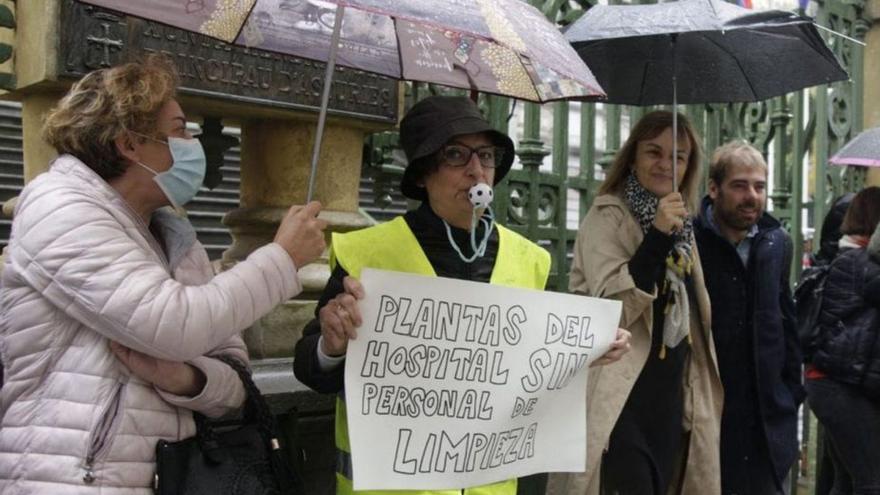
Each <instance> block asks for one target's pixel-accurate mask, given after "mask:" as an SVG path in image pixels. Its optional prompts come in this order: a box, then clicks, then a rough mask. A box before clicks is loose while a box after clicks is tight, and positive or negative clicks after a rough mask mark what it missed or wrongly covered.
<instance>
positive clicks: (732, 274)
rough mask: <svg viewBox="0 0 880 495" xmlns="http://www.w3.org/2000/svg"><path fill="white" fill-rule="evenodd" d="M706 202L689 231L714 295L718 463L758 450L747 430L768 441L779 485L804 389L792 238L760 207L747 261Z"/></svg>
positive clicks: (790, 459)
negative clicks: (720, 407)
mask: <svg viewBox="0 0 880 495" xmlns="http://www.w3.org/2000/svg"><path fill="white" fill-rule="evenodd" d="M710 204H711V199H710V198H709V197H706V198H705V199H704V200H703V203H702V208H701V212H700V216H699V217H698V218H697V219H696V221H695V223H694V235H695V237H696V240H697V246H698V248H699V250H700V259H701V260H702V266H703V273H704V274H705V279H706V288H707V289H708V291H709V297H710V299H711V301H712V335H713V336H714V340H715V352H716V353H717V355H718V366H719V370H720V372H721V381H722V383H723V384H724V413H723V415H722V427H721V446H722V463H723V459H724V458H725V457H726V456H731V457H735V456H736V455H739V454H741V453H742V452H741V451H742V449H743V448H748V449H749V450H750V451H751V452H755V451H760V450H761V449H759V448H750V447H749V446H747V445H745V446H744V443H743V439H744V438H749V435H747V433H746V432H749V431H757V434H756V435H755V436H754V437H751V438H755V439H756V440H755V441H760V439H761V438H763V439H764V440H766V446H767V450H768V452H769V456H770V460H771V461H772V463H773V470H774V473H775V475H776V480H777V482H779V483H781V482H782V480H783V479H784V478H785V476H786V473H787V472H788V470H789V469H790V468H791V466H792V464H793V463H794V461H795V459H796V458H797V455H798V446H797V409H798V406H799V405H800V403H801V402H802V401H803V398H804V395H805V393H804V390H803V386H802V382H801V352H800V345H799V342H798V337H797V330H796V328H795V313H794V301H793V299H792V294H791V287H790V285H789V271H790V265H791V257H792V243H791V238H790V237H789V236H788V234H787V233H786V232H785V230H783V228H782V226H781V225H780V223H779V221H777V220H776V219H775V218H773V217H772V216H770V215H769V214H766V213H765V214H764V215H763V216H762V217H761V218H760V219H759V221H758V233H757V234H756V235H755V236H754V237H753V238H752V239H751V247H750V251H749V262H748V267H745V266H743V263H742V260H741V259H740V257H739V255H738V254H737V252H736V248H735V247H734V245H733V244H732V243H731V242H730V241H728V240H727V239H725V238H724V237H722V236H721V235H719V234H718V233H717V232H716V230H715V229H714V228H713V227H712V226H711V225H710V224H709V222H708V221H707V219H706V215H707V212H706V210H707V208H708V206H709V205H710ZM752 447H755V446H752ZM742 475H743V476H747V473H742Z"/></svg>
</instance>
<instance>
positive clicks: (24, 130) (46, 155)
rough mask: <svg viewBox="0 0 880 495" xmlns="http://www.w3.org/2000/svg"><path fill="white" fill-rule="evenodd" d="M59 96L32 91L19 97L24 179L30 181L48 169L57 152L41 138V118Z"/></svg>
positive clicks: (26, 181)
mask: <svg viewBox="0 0 880 495" xmlns="http://www.w3.org/2000/svg"><path fill="white" fill-rule="evenodd" d="M60 97H61V95H60V94H55V93H34V94H30V95H26V96H24V97H23V98H22V99H21V137H22V155H23V159H24V181H25V183H28V182H30V181H31V180H32V179H33V178H34V177H36V176H37V175H39V174H41V173H43V172H45V171H46V170H48V169H49V162H51V161H52V160H53V159H54V158H55V157H56V156H57V155H58V153H57V152H56V151H55V148H53V147H51V146H49V144H48V143H46V141H45V140H44V139H43V135H42V130H43V119H44V118H45V117H46V114H47V113H48V112H49V110H51V109H52V107H54V106H55V104H56V103H57V102H58V99H59V98H60Z"/></svg>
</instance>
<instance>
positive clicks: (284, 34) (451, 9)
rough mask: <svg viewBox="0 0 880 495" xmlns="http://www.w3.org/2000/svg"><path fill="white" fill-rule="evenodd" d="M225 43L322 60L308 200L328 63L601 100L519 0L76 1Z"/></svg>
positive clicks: (570, 52)
mask: <svg viewBox="0 0 880 495" xmlns="http://www.w3.org/2000/svg"><path fill="white" fill-rule="evenodd" d="M82 1H84V2H85V3H90V4H94V5H98V6H101V7H106V8H109V9H113V10H118V11H120V12H125V13H128V14H131V15H134V16H137V17H142V18H144V19H150V20H154V21H157V22H161V23H164V24H168V25H170V26H174V27H178V28H181V29H186V30H188V31H193V32H197V33H201V34H204V35H207V36H211V37H214V38H217V39H220V40H222V41H225V42H227V43H234V44H237V45H243V46H247V47H249V48H258V49H263V50H271V51H275V52H280V53H285V54H289V55H294V56H297V57H303V58H308V59H313V60H321V61H326V62H327V72H326V76H325V78H324V90H323V94H322V99H321V110H320V113H319V115H318V132H317V134H316V135H315V145H314V148H313V152H312V165H311V168H312V171H311V174H310V176H309V189H308V195H307V200H311V198H312V193H313V192H314V184H315V172H316V169H317V165H318V156H319V153H320V149H321V142H322V140H323V136H324V122H325V121H326V117H327V107H328V104H329V99H330V85H331V84H330V83H331V81H332V78H333V69H334V66H335V65H336V64H337V63H338V64H340V65H343V66H345V67H351V68H354V69H360V70H364V71H368V72H374V73H378V74H383V75H386V76H390V77H394V78H397V79H408V80H412V81H423V82H430V83H437V84H442V85H445V86H452V87H456V88H465V89H470V90H472V91H483V92H487V93H494V94H500V95H504V96H511V97H514V98H519V99H523V100H530V101H535V102H545V101H552V100H562V99H581V100H586V99H596V98H602V97H604V96H605V93H604V92H603V91H602V88H601V87H600V86H599V83H597V82H596V79H595V78H594V77H593V74H592V73H591V72H590V69H589V68H587V66H586V64H585V63H584V62H583V60H581V58H580V57H578V55H577V53H575V51H574V49H572V47H571V46H570V45H569V44H568V42H567V41H566V40H565V38H564V37H563V36H562V34H561V33H560V32H559V31H558V30H557V29H556V26H554V25H553V24H552V23H551V22H550V21H548V20H547V18H546V17H544V16H543V15H542V14H541V12H539V11H538V10H537V9H535V8H534V7H532V6H531V5H528V4H527V3H525V2H524V1H522V0H138V1H132V0H82Z"/></svg>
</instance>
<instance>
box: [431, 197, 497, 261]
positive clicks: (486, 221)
mask: <svg viewBox="0 0 880 495" xmlns="http://www.w3.org/2000/svg"><path fill="white" fill-rule="evenodd" d="M478 221H479V222H480V223H482V224H483V228H484V234H483V239H482V240H481V241H480V242H479V245H478V244H477V222H478ZM443 225H444V226H445V227H446V237H447V238H448V239H449V244H450V245H452V249H455V252H456V253H458V257H459V258H461V260H462V261H464V262H465V263H473V262H474V260H476V259H477V258H480V257H482V256H483V255H484V254H486V247H487V246H488V245H489V238H490V237H492V229H494V228H495V213H494V212H493V211H492V207H491V206H487V207H486V211H485V212H484V213H483V216H482V217H480V218H477V209H476V208H474V213H473V216H472V217H471V231H470V236H471V249H473V251H474V254H473V255H471V256H470V257H468V256H465V255H464V254H463V253H462V252H461V248H459V247H458V244H456V242H455V239H454V238H453V237H452V229H451V228H450V227H449V224H448V223H446V220H443Z"/></svg>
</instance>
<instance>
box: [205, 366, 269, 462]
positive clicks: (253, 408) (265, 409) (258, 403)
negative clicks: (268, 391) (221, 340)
mask: <svg viewBox="0 0 880 495" xmlns="http://www.w3.org/2000/svg"><path fill="white" fill-rule="evenodd" d="M211 357H212V358H214V359H217V360H218V361H222V362H223V363H225V364H226V365H227V366H229V367H230V368H232V369H233V370H234V371H235V372H236V373H237V374H238V378H239V379H240V380H241V384H242V385H243V386H244V391H245V402H244V409H243V413H242V422H243V423H245V424H251V423H253V424H256V425H257V427H258V428H259V429H260V431H261V433H262V434H263V437H264V438H265V439H266V441H267V442H270V443H271V448H272V449H273V450H277V449H278V448H279V446H278V439H277V436H278V435H277V426H276V424H275V417H274V416H273V415H272V411H271V410H270V409H269V405H268V404H267V403H266V400H265V399H264V398H263V395H262V394H261V393H260V389H259V388H257V385H256V384H255V383H254V380H253V378H252V377H251V372H250V370H249V369H248V368H247V366H245V365H244V363H242V362H241V361H239V360H238V359H235V358H233V357H231V356H228V355H224V354H220V355H215V356H211ZM193 419H195V422H196V430H197V432H198V433H197V435H198V436H199V437H201V438H205V439H207V438H209V437H212V436H213V428H212V427H211V425H210V423H209V422H208V419H207V418H206V417H205V416H204V415H202V414H200V413H197V412H193Z"/></svg>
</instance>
